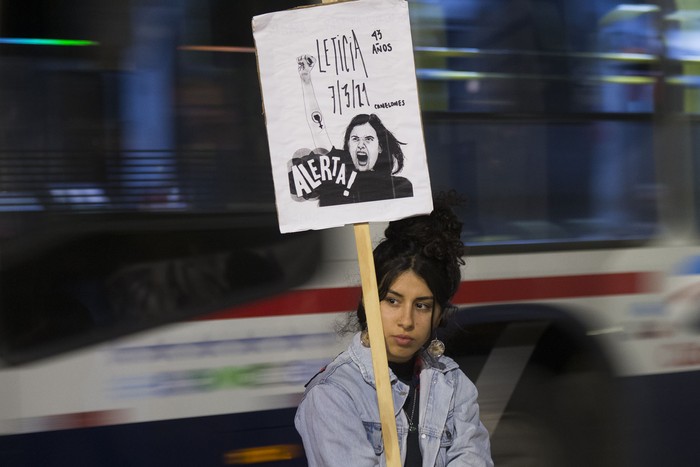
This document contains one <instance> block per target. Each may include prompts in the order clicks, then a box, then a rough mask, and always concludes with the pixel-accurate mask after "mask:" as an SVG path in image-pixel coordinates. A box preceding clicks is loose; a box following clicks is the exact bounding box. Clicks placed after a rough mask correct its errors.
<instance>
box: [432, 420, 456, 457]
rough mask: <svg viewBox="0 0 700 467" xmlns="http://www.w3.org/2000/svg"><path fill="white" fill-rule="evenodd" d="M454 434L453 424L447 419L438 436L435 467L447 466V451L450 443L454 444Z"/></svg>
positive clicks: (450, 445)
mask: <svg viewBox="0 0 700 467" xmlns="http://www.w3.org/2000/svg"><path fill="white" fill-rule="evenodd" d="M454 432H455V430H454V422H453V421H452V419H451V418H449V419H448V420H447V424H446V425H445V429H444V430H443V431H442V435H441V436H440V449H439V450H438V455H437V459H436V460H435V466H436V467H443V466H445V465H447V451H448V450H449V449H450V448H451V447H452V443H453V442H454Z"/></svg>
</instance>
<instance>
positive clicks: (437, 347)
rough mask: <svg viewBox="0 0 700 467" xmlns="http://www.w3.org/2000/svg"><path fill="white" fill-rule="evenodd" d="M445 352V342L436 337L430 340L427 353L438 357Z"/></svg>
mask: <svg viewBox="0 0 700 467" xmlns="http://www.w3.org/2000/svg"><path fill="white" fill-rule="evenodd" d="M444 353H445V344H444V342H442V341H441V340H440V339H438V338H437V337H436V338H435V339H433V340H432V341H430V345H429V346H428V354H429V355H430V356H431V357H433V358H440V357H442V355H443V354H444Z"/></svg>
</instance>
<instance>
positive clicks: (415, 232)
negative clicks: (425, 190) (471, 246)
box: [384, 190, 465, 265]
mask: <svg viewBox="0 0 700 467" xmlns="http://www.w3.org/2000/svg"><path fill="white" fill-rule="evenodd" d="M460 204H462V200H461V199H460V198H459V196H458V194H457V192H455V191H454V190H453V191H449V192H446V193H440V194H438V195H437V196H435V198H434V199H433V212H432V213H430V215H427V216H426V215H422V216H416V217H407V218H405V219H400V220H397V221H393V222H390V223H389V226H388V227H387V229H386V231H385V232H384V236H385V237H386V239H387V240H391V241H393V242H396V243H398V244H403V245H404V246H405V247H408V248H412V249H415V250H420V251H421V253H422V254H423V255H424V256H426V257H428V258H434V259H437V260H439V261H447V262H448V263H451V262H452V261H454V262H455V263H456V264H457V265H459V264H464V260H463V259H462V256H463V255H464V253H465V248H464V243H463V242H462V239H461V233H462V223H461V222H460V221H459V219H458V218H457V216H456V215H455V213H454V212H453V211H452V206H457V205H460Z"/></svg>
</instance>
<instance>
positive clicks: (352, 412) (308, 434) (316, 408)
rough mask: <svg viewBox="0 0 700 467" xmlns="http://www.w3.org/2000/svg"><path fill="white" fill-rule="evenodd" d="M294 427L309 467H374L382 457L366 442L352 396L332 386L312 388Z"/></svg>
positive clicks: (300, 408) (301, 407) (302, 403)
mask: <svg viewBox="0 0 700 467" xmlns="http://www.w3.org/2000/svg"><path fill="white" fill-rule="evenodd" d="M294 424H295V426H296V429H297V431H298V432H299V434H300V435H301V438H302V441H303V443H304V451H305V452H306V458H307V461H308V463H309V466H310V467H316V466H318V467H336V466H337V467H348V466H353V467H375V466H378V465H380V459H381V457H380V456H377V455H376V454H375V451H374V448H373V447H372V444H371V443H370V442H369V440H368V439H367V430H366V429H365V427H364V425H363V423H362V419H361V417H360V414H359V411H358V409H357V408H356V407H355V404H354V403H353V400H352V398H351V397H350V395H349V394H348V393H347V392H346V391H345V390H344V389H343V388H341V387H339V386H336V385H334V384H332V383H322V384H318V385H316V386H314V387H313V388H311V389H310V390H309V391H308V392H307V393H306V395H305V396H304V399H303V400H302V401H301V404H300V405H299V408H298V409H297V413H296V417H295V419H294Z"/></svg>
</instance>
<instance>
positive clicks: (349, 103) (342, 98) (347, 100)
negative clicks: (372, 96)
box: [328, 79, 369, 115]
mask: <svg viewBox="0 0 700 467" xmlns="http://www.w3.org/2000/svg"><path fill="white" fill-rule="evenodd" d="M328 89H330V91H331V100H332V101H333V113H336V114H340V115H342V114H343V108H346V109H356V108H358V107H364V106H366V105H369V97H368V96H367V85H366V84H365V83H364V82H362V81H358V82H356V81H355V80H354V79H353V80H350V82H343V83H341V82H340V80H336V81H335V84H334V85H333V86H328Z"/></svg>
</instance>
